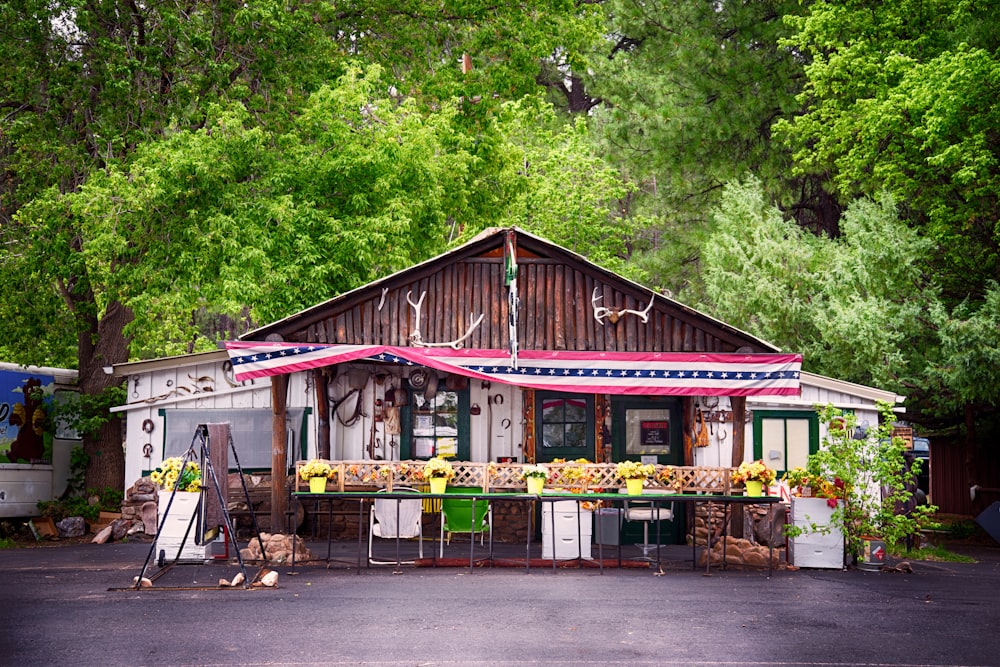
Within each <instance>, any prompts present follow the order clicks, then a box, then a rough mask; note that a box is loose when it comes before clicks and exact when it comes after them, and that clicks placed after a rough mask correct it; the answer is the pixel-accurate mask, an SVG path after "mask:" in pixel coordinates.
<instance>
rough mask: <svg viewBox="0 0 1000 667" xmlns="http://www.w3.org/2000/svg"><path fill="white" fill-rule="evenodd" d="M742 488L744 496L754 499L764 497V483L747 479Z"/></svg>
mask: <svg viewBox="0 0 1000 667" xmlns="http://www.w3.org/2000/svg"><path fill="white" fill-rule="evenodd" d="M743 487H744V488H745V489H746V494H747V495H748V496H752V497H754V498H759V497H761V496H763V495H764V482H756V481H754V480H752V479H748V480H747V481H745V482H744V483H743Z"/></svg>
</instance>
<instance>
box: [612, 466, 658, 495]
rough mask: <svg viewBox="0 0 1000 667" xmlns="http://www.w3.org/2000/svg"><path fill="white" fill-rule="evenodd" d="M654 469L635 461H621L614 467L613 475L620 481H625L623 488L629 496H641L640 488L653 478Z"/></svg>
mask: <svg viewBox="0 0 1000 667" xmlns="http://www.w3.org/2000/svg"><path fill="white" fill-rule="evenodd" d="M655 472H656V468H655V467H654V466H653V464H651V463H638V462H636V461H621V462H619V463H618V465H617V466H615V473H616V474H617V475H618V477H619V478H620V479H624V480H625V486H626V488H627V489H628V494H629V495H630V496H638V495H641V494H642V486H643V484H645V483H646V480H647V479H649V478H650V477H652V476H653V474H654V473H655Z"/></svg>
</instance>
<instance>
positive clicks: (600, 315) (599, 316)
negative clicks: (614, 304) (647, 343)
mask: <svg viewBox="0 0 1000 667" xmlns="http://www.w3.org/2000/svg"><path fill="white" fill-rule="evenodd" d="M603 298H604V295H600V296H598V294H597V288H596V287H595V288H594V293H593V294H592V295H591V296H590V305H591V307H592V308H593V309H594V319H595V320H597V323H598V324H604V318H608V320H609V321H610V322H611V323H612V324H617V322H618V320H620V319H621V318H623V317H625V316H626V315H628V314H629V313H631V314H632V315H635V316H637V317H638V318H639V319H640V320H642V323H643V324H646V323H648V322H649V311H650V310H652V309H653V302H654V301H655V300H656V295H655V294H654V295H653V296H651V297H650V299H649V305H648V306H646V308H645V310H632V309H630V308H605V307H604V306H598V305H597V302H598V301H600V300H601V299H603Z"/></svg>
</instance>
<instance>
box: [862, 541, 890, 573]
mask: <svg viewBox="0 0 1000 667" xmlns="http://www.w3.org/2000/svg"><path fill="white" fill-rule="evenodd" d="M885 555H886V549H885V542H883V541H882V539H881V538H878V537H862V538H861V556H859V557H858V569H859V570H866V571H868V572H878V571H879V570H881V569H882V566H883V565H885Z"/></svg>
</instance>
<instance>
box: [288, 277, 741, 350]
mask: <svg viewBox="0 0 1000 667" xmlns="http://www.w3.org/2000/svg"><path fill="white" fill-rule="evenodd" d="M584 269H585V267H583V266H574V265H573V264H571V263H568V262H560V261H555V260H548V259H542V258H536V259H522V260H521V262H520V263H519V274H518V290H519V296H520V308H519V313H518V314H519V321H518V338H519V340H520V346H521V349H523V350H529V349H534V350H602V351H648V352H681V351H686V352H693V351H698V352H732V351H734V349H735V348H736V347H737V345H736V344H735V343H734V342H732V341H725V340H723V339H722V338H720V336H718V335H716V333H717V332H714V331H712V330H710V329H712V328H713V327H714V325H713V323H712V322H711V321H710V320H708V319H707V318H705V319H704V320H701V319H700V318H697V317H695V316H692V314H691V313H690V312H688V311H684V310H682V309H680V308H674V309H670V308H669V307H665V306H664V305H663V303H662V302H658V303H657V304H655V305H654V307H653V310H652V311H651V312H650V313H649V321H648V322H646V323H643V322H642V320H641V319H640V318H639V317H637V316H636V315H634V314H628V315H622V316H621V317H620V318H619V320H618V321H617V323H612V322H611V321H610V319H605V320H604V321H603V322H598V321H597V320H596V319H595V318H594V314H593V305H592V302H591V299H592V296H593V295H594V294H595V289H596V294H597V296H598V301H597V305H598V306H599V307H602V308H608V309H625V308H627V309H630V310H635V311H640V312H641V311H642V310H644V309H645V308H646V306H647V305H648V304H649V299H650V294H649V293H645V294H642V293H639V290H636V289H635V286H633V285H630V284H628V283H622V284H617V285H616V284H613V283H611V282H610V281H608V280H606V279H602V276H595V275H592V273H590V272H587V271H586V270H584ZM407 278H408V279H407ZM383 287H384V288H387V290H386V292H385V296H384V298H383V293H382V289H383ZM507 293H508V291H507V287H506V286H505V285H504V281H503V260H502V258H499V257H472V258H465V259H457V260H455V261H452V262H450V263H442V264H441V265H439V266H437V267H434V269H433V270H431V271H427V272H425V273H423V274H420V275H416V274H411V275H409V276H408V275H407V274H401V277H400V282H399V283H398V284H382V285H379V286H378V287H373V288H372V289H371V290H367V291H365V290H362V291H360V293H359V294H357V295H355V296H354V298H352V299H350V300H345V301H344V302H343V303H337V304H336V305H335V306H334V307H333V308H331V310H330V312H328V313H324V314H322V315H321V316H319V317H317V318H316V319H314V321H313V322H312V323H311V324H309V325H308V326H307V327H306V328H304V329H300V330H294V331H286V332H285V339H286V340H299V341H303V342H318V343H349V344H359V343H360V344H385V345H407V344H409V337H410V336H411V335H413V333H414V331H415V327H416V314H415V311H414V308H413V307H412V306H411V305H410V304H409V303H408V302H407V295H409V299H410V301H412V302H413V303H419V302H420V298H421V295H422V294H425V296H424V299H423V303H422V305H421V313H420V335H421V338H422V340H423V341H424V342H425V343H445V342H450V341H454V340H456V339H458V338H460V337H461V336H462V335H463V334H464V333H465V332H466V330H467V329H468V327H469V325H470V314H471V315H472V318H473V320H474V319H475V318H478V317H479V315H480V314H485V318H484V320H483V322H482V324H481V325H480V326H479V327H478V328H477V329H476V330H475V331H474V332H473V334H472V335H471V336H470V337H469V338H468V339H467V340H466V341H465V344H464V346H465V347H472V348H487V349H506V348H507V347H508V344H509V340H508V329H507V318H508V300H507ZM380 302H381V309H380V308H379V304H380ZM668 305H669V304H668ZM672 311H673V312H672ZM738 342H740V343H743V341H738Z"/></svg>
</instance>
